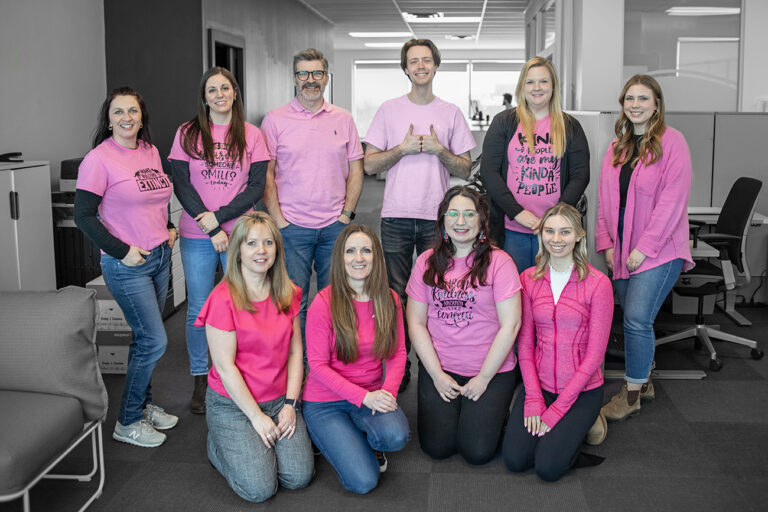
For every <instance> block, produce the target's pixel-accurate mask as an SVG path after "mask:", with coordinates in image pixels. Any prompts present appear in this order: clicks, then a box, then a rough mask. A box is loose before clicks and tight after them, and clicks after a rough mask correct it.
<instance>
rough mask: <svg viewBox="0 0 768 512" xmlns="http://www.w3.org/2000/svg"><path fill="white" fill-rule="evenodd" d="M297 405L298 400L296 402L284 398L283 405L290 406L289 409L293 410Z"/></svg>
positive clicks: (293, 399)
mask: <svg viewBox="0 0 768 512" xmlns="http://www.w3.org/2000/svg"><path fill="white" fill-rule="evenodd" d="M297 403H298V400H296V399H295V398H286V399H285V404H284V405H290V406H291V407H293V408H294V409H295V408H296V404H297Z"/></svg>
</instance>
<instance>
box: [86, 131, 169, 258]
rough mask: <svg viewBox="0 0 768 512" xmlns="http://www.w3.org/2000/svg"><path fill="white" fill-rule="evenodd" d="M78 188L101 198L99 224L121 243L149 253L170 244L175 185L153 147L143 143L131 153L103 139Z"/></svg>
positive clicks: (88, 160) (89, 156)
mask: <svg viewBox="0 0 768 512" xmlns="http://www.w3.org/2000/svg"><path fill="white" fill-rule="evenodd" d="M77 188H79V189H80V190H85V191H87V192H92V193H94V194H97V195H99V196H101V204H99V217H100V218H101V222H102V223H103V224H104V227H106V228H107V230H108V231H109V232H110V233H111V234H112V235H114V236H115V237H117V238H119V239H120V240H121V241H122V242H125V243H126V244H128V245H135V246H136V247H139V248H141V249H145V250H150V249H154V248H155V247H157V246H158V245H160V244H162V243H163V242H165V241H167V240H168V202H169V201H170V200H171V180H170V179H168V176H166V175H165V173H164V172H163V164H162V162H161V161H160V154H159V153H158V152H157V148H156V147H155V146H153V145H151V144H147V143H146V142H144V141H141V140H140V141H139V147H138V148H136V149H128V148H126V147H123V146H121V145H120V144H118V143H117V142H115V141H114V140H113V139H112V137H110V138H108V139H106V140H104V142H102V143H101V144H99V145H98V146H96V147H95V148H93V149H92V150H91V151H89V152H88V154H87V155H85V158H84V159H83V162H82V163H81V164H80V169H79V170H78V173H77ZM103 252H104V251H102V253H103Z"/></svg>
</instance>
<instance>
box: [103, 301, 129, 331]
mask: <svg viewBox="0 0 768 512" xmlns="http://www.w3.org/2000/svg"><path fill="white" fill-rule="evenodd" d="M98 306H99V317H98V319H97V320H96V330H98V331H125V330H127V331H128V332H130V330H131V328H130V327H129V326H128V322H127V321H126V320H125V315H124V314H123V310H122V309H120V306H118V305H117V301H116V300H108V299H99V300H98Z"/></svg>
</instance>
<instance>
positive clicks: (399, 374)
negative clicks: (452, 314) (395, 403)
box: [381, 291, 408, 398]
mask: <svg viewBox="0 0 768 512" xmlns="http://www.w3.org/2000/svg"><path fill="white" fill-rule="evenodd" d="M392 295H394V297H395V304H396V310H397V311H396V314H395V319H396V321H397V348H396V349H395V353H394V354H392V357H390V358H389V359H387V362H386V368H387V370H386V376H385V377H384V384H383V385H382V386H381V389H383V390H385V391H389V392H390V393H392V395H393V396H394V397H395V398H397V391H398V389H399V388H400V382H401V381H402V380H403V374H404V373H405V359H406V358H407V357H408V355H407V353H406V352H405V328H404V326H403V307H402V305H401V304H400V297H398V296H397V294H396V293H395V292H394V291H393V292H392Z"/></svg>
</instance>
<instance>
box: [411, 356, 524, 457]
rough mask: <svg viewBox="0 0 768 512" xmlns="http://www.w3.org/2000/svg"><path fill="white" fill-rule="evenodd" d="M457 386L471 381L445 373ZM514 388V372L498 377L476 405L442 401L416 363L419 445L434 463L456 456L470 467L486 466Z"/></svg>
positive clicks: (472, 402)
mask: <svg viewBox="0 0 768 512" xmlns="http://www.w3.org/2000/svg"><path fill="white" fill-rule="evenodd" d="M446 373H448V375H450V376H451V377H453V380H455V381H456V382H457V383H458V384H459V385H460V386H463V385H464V384H466V383H467V382H469V380H470V377H463V376H461V375H457V374H455V373H451V372H446ZM516 385H517V372H515V371H514V370H513V371H509V372H501V373H497V374H496V376H495V377H493V379H491V382H490V383H488V387H487V388H486V390H485V393H483V395H482V396H481V397H480V399H479V400H478V401H477V402H474V401H472V400H469V399H468V398H465V397H463V396H459V397H458V398H455V399H453V400H451V401H450V402H445V401H443V399H442V398H440V395H439V394H438V392H437V389H435V385H434V384H433V383H432V377H430V376H429V373H427V370H426V369H425V368H424V366H422V364H421V363H419V392H418V404H419V412H418V422H419V444H420V445H421V449H422V451H423V452H424V453H426V454H427V455H429V456H430V457H432V458H433V459H445V458H446V457H450V456H451V455H454V454H456V453H458V454H460V455H461V456H462V457H464V458H465V459H466V460H467V462H469V463H470V464H485V463H486V462H488V461H490V460H491V459H492V458H493V456H494V455H495V454H496V449H497V448H498V446H499V440H500V439H501V433H502V429H503V427H504V418H506V416H507V411H508V410H509V404H510V402H511V401H512V394H513V393H514V391H515V386H516Z"/></svg>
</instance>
